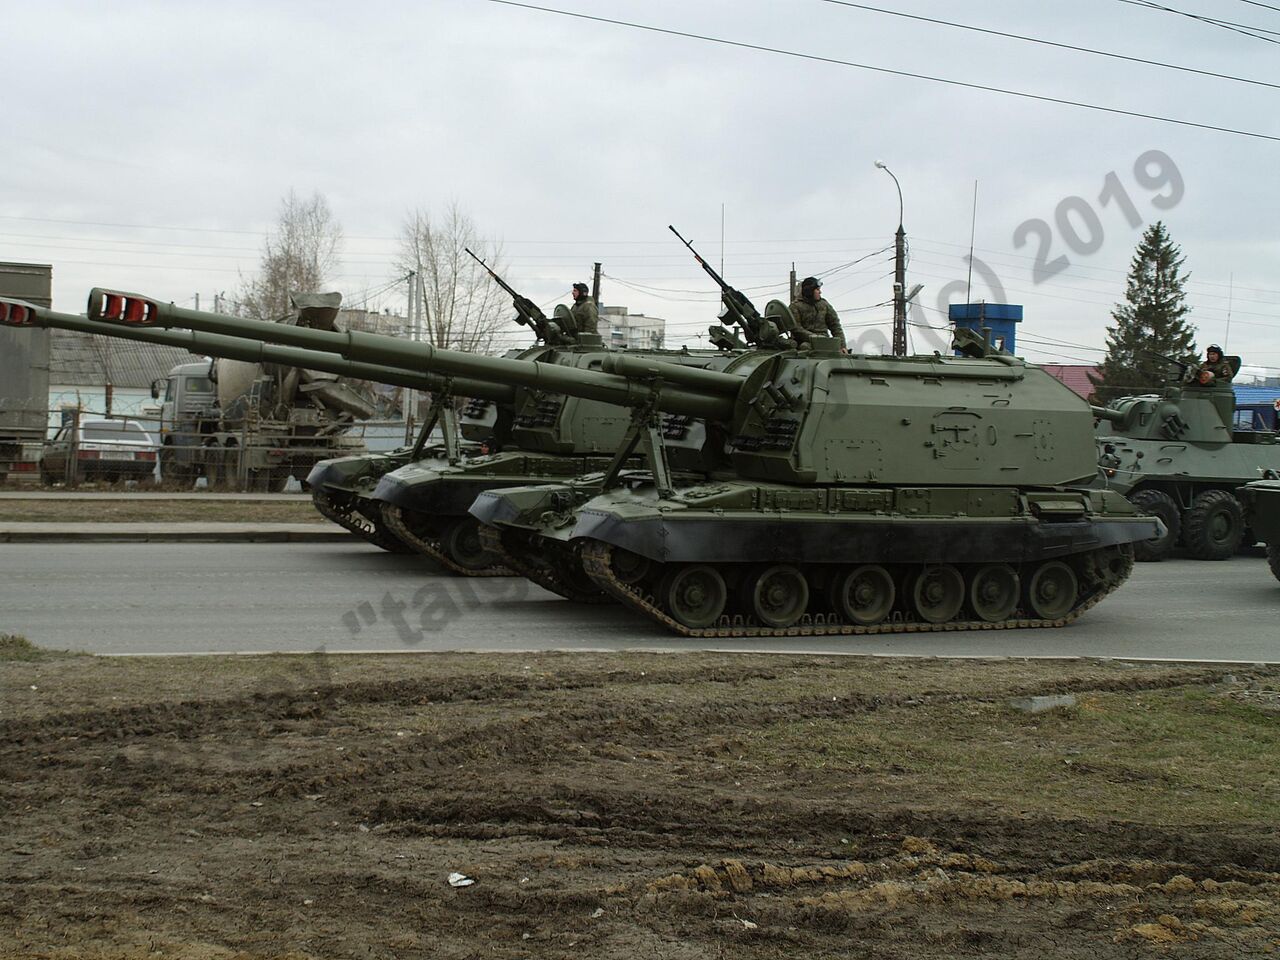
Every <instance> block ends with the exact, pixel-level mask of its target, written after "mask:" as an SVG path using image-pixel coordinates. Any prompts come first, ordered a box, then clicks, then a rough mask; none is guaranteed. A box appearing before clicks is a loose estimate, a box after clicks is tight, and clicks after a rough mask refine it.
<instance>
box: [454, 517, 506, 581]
mask: <svg viewBox="0 0 1280 960" xmlns="http://www.w3.org/2000/svg"><path fill="white" fill-rule="evenodd" d="M442 539H443V543H444V550H445V553H446V554H448V556H449V559H450V560H452V561H453V562H454V563H456V564H457V565H458V566H459V567H461V568H462V569H464V570H483V569H484V568H485V567H491V566H493V565H494V564H495V563H497V562H498V558H497V557H495V556H494V555H493V554H492V553H490V552H489V551H488V550H487V549H486V548H485V546H484V544H483V543H482V542H481V540H480V522H479V521H478V520H476V518H475V517H470V516H467V517H461V518H459V519H458V521H457V522H456V523H452V524H450V525H449V527H448V529H447V530H445V532H444V537H443V538H442Z"/></svg>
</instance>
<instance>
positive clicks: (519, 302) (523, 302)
mask: <svg viewBox="0 0 1280 960" xmlns="http://www.w3.org/2000/svg"><path fill="white" fill-rule="evenodd" d="M462 249H463V250H464V251H466V253H467V254H468V255H469V256H470V257H471V259H472V260H474V261H475V262H476V263H478V264H480V267H481V269H483V270H484V272H485V273H487V274H488V275H489V277H490V279H492V280H493V282H494V283H496V284H497V285H498V286H500V287H501V288H502V289H503V290H505V291H506V292H507V293H509V294H511V305H512V306H513V307H515V308H516V322H517V323H522V324H524V325H525V326H527V327H532V328H533V330H534V332H535V333H536V334H537V335H538V338H539V339H541V340H545V339H547V333H548V331H547V324H548V323H549V322H550V321H549V320H548V319H547V315H546V314H545V313H543V312H542V308H541V307H539V306H538V305H537V304H536V303H534V302H533V301H532V300H530V299H529V298H528V297H525V296H522V295H521V294H519V293H517V292H516V290H515V289H514V288H513V287H512V286H511V284H509V283H507V281H505V280H503V279H502V278H501V277H500V276H498V275H497V274H496V273H494V271H493V270H492V269H490V267H489V265H488V264H487V263H485V262H484V260H482V259H481V258H480V257H478V256H476V255H475V254H474V253H472V252H471V250H470V249H469V248H467V247H463V248H462Z"/></svg>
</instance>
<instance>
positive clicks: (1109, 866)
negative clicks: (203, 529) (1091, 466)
mask: <svg viewBox="0 0 1280 960" xmlns="http://www.w3.org/2000/svg"><path fill="white" fill-rule="evenodd" d="M3 648H4V645H3V644H2V643H0V656H2V655H3V653H2V651H3ZM8 650H9V653H8V654H7V658H6V659H4V660H3V662H0V704H3V716H2V717H0V871H2V872H3V877H2V880H0V955H3V956H23V957H58V958H63V957H77V958H81V957H85V958H113V960H114V958H124V957H143V956H146V957H158V956H164V957H179V958H190V960H194V958H200V960H205V958H231V957H236V958H267V957H272V958H276V957H290V958H306V957H323V958H330V957H332V958H372V957H377V958H381V957H432V958H435V957H446V958H464V957H467V958H469V957H499V958H520V957H539V958H542V957H557V958H558V957H564V958H568V957H574V958H583V957H591V958H596V957H606V958H628V960H630V958H636V957H646V958H647V957H656V958H693V957H745V958H766V957H770V958H771V957H806V958H808V957H818V958H825V957H868V958H870V957H875V958H904V960H905V958H912V960H921V958H923V960H933V958H938V960H941V958H953V957H1000V958H1036V960H1044V958H1049V957H1052V958H1059V957H1063V958H1088V960H1099V958H1112V957H1126V958H1127V957H1141V958H1145V957H1211V958H1233V960H1234V958H1240V957H1266V956H1271V955H1275V954H1277V953H1278V952H1280V834H1278V833H1277V830H1276V826H1275V825H1276V823H1277V820H1278V819H1280V769H1278V766H1277V760H1280V672H1277V671H1276V670H1274V669H1269V668H1255V669H1241V668H1239V667H1235V668H1231V669H1225V668H1204V667H1200V668H1192V667H1168V666H1152V665H1132V664H1118V663H1089V662H1073V663H1057V662H1011V661H951V662H948V661H938V660H917V661H905V660H872V659H864V658H838V657H766V656H732V655H711V654H665V655H656V654H617V655H604V654H599V655H576V654H575V655H568V654H563V655H537V656H535V655H512V656H493V655H461V654H459V655H414V656H381V657H373V656H365V657H345V656H344V657H337V656H329V657H324V656H320V655H316V656H301V657H283V656H278V657H253V658H249V657H240V658H157V659H103V658H94V657H74V658H62V657H50V656H47V655H42V654H39V653H36V652H33V651H31V650H30V649H28V648H27V647H25V646H24V645H23V644H22V643H21V642H20V641H17V640H11V641H10V642H9V644H8ZM1051 694H1072V695H1074V697H1075V703H1074V705H1071V706H1065V707H1060V708H1058V709H1054V710H1050V711H1048V712H1043V713H1034V714H1032V713H1025V712H1020V711H1019V710H1017V709H1015V708H1014V707H1013V706H1012V705H1011V704H1010V702H1009V701H1010V699H1011V698H1017V697H1026V696H1031V695H1051ZM453 873H458V874H462V875H464V876H465V877H466V878H469V879H471V880H473V881H474V883H472V884H470V885H465V886H451V885H450V882H449V876H450V874H453Z"/></svg>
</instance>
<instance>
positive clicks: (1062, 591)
mask: <svg viewBox="0 0 1280 960" xmlns="http://www.w3.org/2000/svg"><path fill="white" fill-rule="evenodd" d="M1079 590H1080V581H1079V580H1078V579H1077V578H1076V573H1075V571H1074V570H1072V569H1071V568H1070V567H1069V566H1067V565H1066V564H1065V563H1063V562H1062V561H1061V560H1046V561H1045V562H1044V563H1042V564H1040V566H1038V567H1036V571H1035V573H1033V574H1032V575H1031V580H1030V581H1029V582H1028V583H1027V596H1026V600H1027V606H1028V607H1030V608H1031V612H1032V613H1034V614H1035V615H1036V616H1037V617H1040V618H1041V619H1043V620H1058V619H1060V618H1061V617H1065V616H1066V615H1067V613H1068V612H1069V611H1070V610H1071V608H1072V607H1073V606H1074V605H1075V602H1076V593H1077V592H1079Z"/></svg>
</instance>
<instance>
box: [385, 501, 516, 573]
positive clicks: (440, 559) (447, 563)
mask: <svg viewBox="0 0 1280 960" xmlns="http://www.w3.org/2000/svg"><path fill="white" fill-rule="evenodd" d="M382 519H383V521H384V522H385V523H386V525H387V527H388V529H390V530H391V532H392V533H394V534H395V535H396V536H397V537H399V538H400V539H401V540H403V541H404V542H405V543H407V544H408V545H409V546H410V547H411V548H412V549H413V552H414V553H420V554H422V555H423V556H427V557H430V558H431V559H432V560H434V561H435V562H436V563H438V564H440V566H442V567H444V568H445V569H446V570H448V571H449V572H451V573H457V574H461V575H462V576H464V577H511V576H515V575H516V574H515V573H514V571H513V570H512V569H511V568H510V567H509V566H508V565H507V564H505V563H498V564H494V565H492V566H488V567H481V568H480V569H477V570H472V569H468V568H467V567H464V566H461V565H460V564H458V563H456V562H455V561H454V560H453V559H452V558H450V556H449V555H448V554H447V553H445V550H444V545H443V544H442V543H441V541H440V540H438V539H436V538H434V537H432V538H430V539H424V538H423V537H422V536H421V535H419V534H416V533H414V532H413V531H412V530H411V529H409V526H408V524H406V523H405V522H404V513H403V511H401V509H400V508H399V507H397V506H396V505H395V504H391V503H383V504H382ZM486 546H488V544H486ZM492 552H493V553H494V554H495V555H496V556H502V553H501V551H492Z"/></svg>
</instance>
